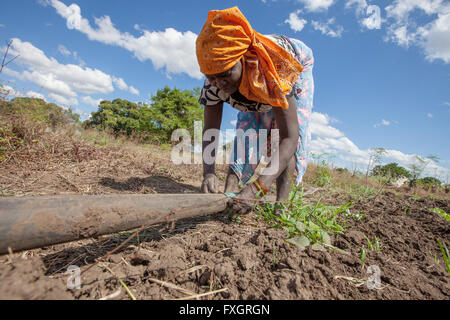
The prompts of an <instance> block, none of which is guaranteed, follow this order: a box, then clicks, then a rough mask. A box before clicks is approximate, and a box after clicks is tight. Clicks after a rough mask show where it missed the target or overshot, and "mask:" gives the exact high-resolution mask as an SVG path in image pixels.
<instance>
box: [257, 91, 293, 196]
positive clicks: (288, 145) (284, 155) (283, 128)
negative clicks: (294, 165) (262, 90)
mask: <svg viewBox="0 0 450 320" xmlns="http://www.w3.org/2000/svg"><path fill="white" fill-rule="evenodd" d="M286 98H287V100H288V103H289V108H288V109H282V108H272V110H273V113H274V116H275V121H276V122H277V126H278V129H279V133H280V145H279V148H278V149H277V151H276V152H275V153H274V154H273V155H272V157H271V158H272V159H277V158H278V164H279V166H278V171H277V172H276V173H275V174H272V175H265V174H264V171H263V172H262V175H261V177H260V178H259V179H260V181H261V182H262V183H263V184H264V185H266V186H267V187H268V188H269V187H270V185H271V184H272V183H273V182H274V181H275V179H276V178H278V176H279V175H280V174H281V173H282V172H283V171H284V169H286V167H287V165H288V163H289V160H290V159H291V158H292V156H293V155H294V153H295V151H296V150H297V144H298V138H299V127H298V115H297V104H296V101H295V97H294V96H293V95H291V96H288V97H286ZM272 164H273V160H272V161H271V163H270V164H269V166H272Z"/></svg>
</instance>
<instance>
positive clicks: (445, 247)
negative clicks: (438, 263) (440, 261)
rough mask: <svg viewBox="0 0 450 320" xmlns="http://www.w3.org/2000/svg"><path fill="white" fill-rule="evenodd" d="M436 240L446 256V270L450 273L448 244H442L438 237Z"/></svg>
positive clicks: (444, 256)
mask: <svg viewBox="0 0 450 320" xmlns="http://www.w3.org/2000/svg"><path fill="white" fill-rule="evenodd" d="M436 241H437V243H438V245H439V249H441V253H442V257H443V258H444V262H445V270H446V271H447V273H450V255H449V254H448V249H447V246H446V245H445V243H443V244H441V242H440V241H439V239H436Z"/></svg>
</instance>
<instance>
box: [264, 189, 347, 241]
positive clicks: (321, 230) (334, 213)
mask: <svg viewBox="0 0 450 320" xmlns="http://www.w3.org/2000/svg"><path fill="white" fill-rule="evenodd" d="M320 200H321V199H319V200H318V201H317V202H316V203H315V204H310V203H304V202H303V187H301V188H300V187H295V186H294V187H293V189H292V190H291V193H290V197H289V200H288V201H286V202H285V203H277V204H272V203H266V204H263V205H259V206H257V207H256V210H257V213H258V215H259V216H260V217H262V218H263V219H264V220H265V221H266V222H268V223H271V224H272V225H273V226H274V227H277V228H279V227H281V228H284V229H285V230H287V231H288V232H289V237H288V239H287V242H289V243H291V244H293V245H297V246H300V247H303V248H304V247H307V246H309V245H312V246H314V245H315V244H322V245H325V246H327V247H332V245H331V236H330V235H332V234H334V233H337V234H342V233H343V231H344V226H343V225H342V224H341V222H340V221H339V220H341V219H342V220H344V219H345V215H344V214H343V213H344V212H345V211H346V209H347V208H348V207H349V206H350V203H347V204H345V205H343V206H341V207H336V206H330V205H325V204H321V203H320ZM275 212H279V214H275ZM314 248H318V249H319V248H320V247H319V246H317V245H316V246H314Z"/></svg>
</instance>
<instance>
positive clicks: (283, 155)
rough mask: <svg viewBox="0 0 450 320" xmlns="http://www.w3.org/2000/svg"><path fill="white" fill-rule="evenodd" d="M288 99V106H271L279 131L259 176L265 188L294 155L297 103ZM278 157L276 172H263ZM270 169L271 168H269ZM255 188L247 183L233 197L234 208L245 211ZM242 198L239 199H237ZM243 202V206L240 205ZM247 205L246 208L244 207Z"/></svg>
mask: <svg viewBox="0 0 450 320" xmlns="http://www.w3.org/2000/svg"><path fill="white" fill-rule="evenodd" d="M286 98H287V99H288V103H289V108H288V109H286V110H285V109H281V108H272V109H273V112H274V116H275V121H276V122H277V126H278V129H279V133H280V145H279V147H278V148H277V150H276V152H274V154H272V157H271V159H272V160H271V162H270V163H269V165H268V167H267V168H266V169H265V170H263V172H262V174H261V176H260V177H259V181H261V182H262V183H263V184H264V185H265V186H266V187H267V188H269V187H270V185H271V184H272V183H273V182H274V181H275V179H276V178H278V176H279V175H281V174H282V173H283V171H284V169H286V167H287V165H288V163H289V160H290V159H291V158H292V156H293V155H294V153H295V151H296V149H297V144H298V138H299V127H298V116H297V104H296V101H295V98H294V96H290V97H286ZM277 158H278V168H277V171H276V173H274V174H264V173H265V172H267V170H268V168H269V167H272V165H273V161H274V160H273V159H277ZM270 170H272V169H270ZM256 191H257V190H256V188H255V187H254V186H253V185H251V184H250V185H247V186H246V187H245V188H244V189H243V190H242V191H241V192H240V193H239V195H238V196H237V197H235V198H233V199H235V200H237V202H236V201H235V203H234V209H235V210H236V211H238V212H240V213H246V212H247V211H248V210H249V209H250V207H251V205H252V203H253V202H252V201H251V200H250V199H253V198H254V196H255V192H256ZM240 198H241V199H242V200H239V199H240ZM241 204H244V206H241ZM245 205H246V206H247V208H246V207H245Z"/></svg>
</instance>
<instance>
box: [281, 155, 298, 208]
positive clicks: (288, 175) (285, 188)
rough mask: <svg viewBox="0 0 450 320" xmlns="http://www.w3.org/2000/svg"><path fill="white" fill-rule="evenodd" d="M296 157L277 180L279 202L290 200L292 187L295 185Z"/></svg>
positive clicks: (293, 157)
mask: <svg viewBox="0 0 450 320" xmlns="http://www.w3.org/2000/svg"><path fill="white" fill-rule="evenodd" d="M295 162H296V159H295V155H294V156H292V158H291V159H290V160H289V163H288V166H287V167H286V169H284V171H283V172H282V173H281V175H279V176H278V178H277V201H285V200H287V199H288V198H289V191H290V190H291V186H292V185H293V184H295V177H294V175H295V171H296V170H295Z"/></svg>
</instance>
